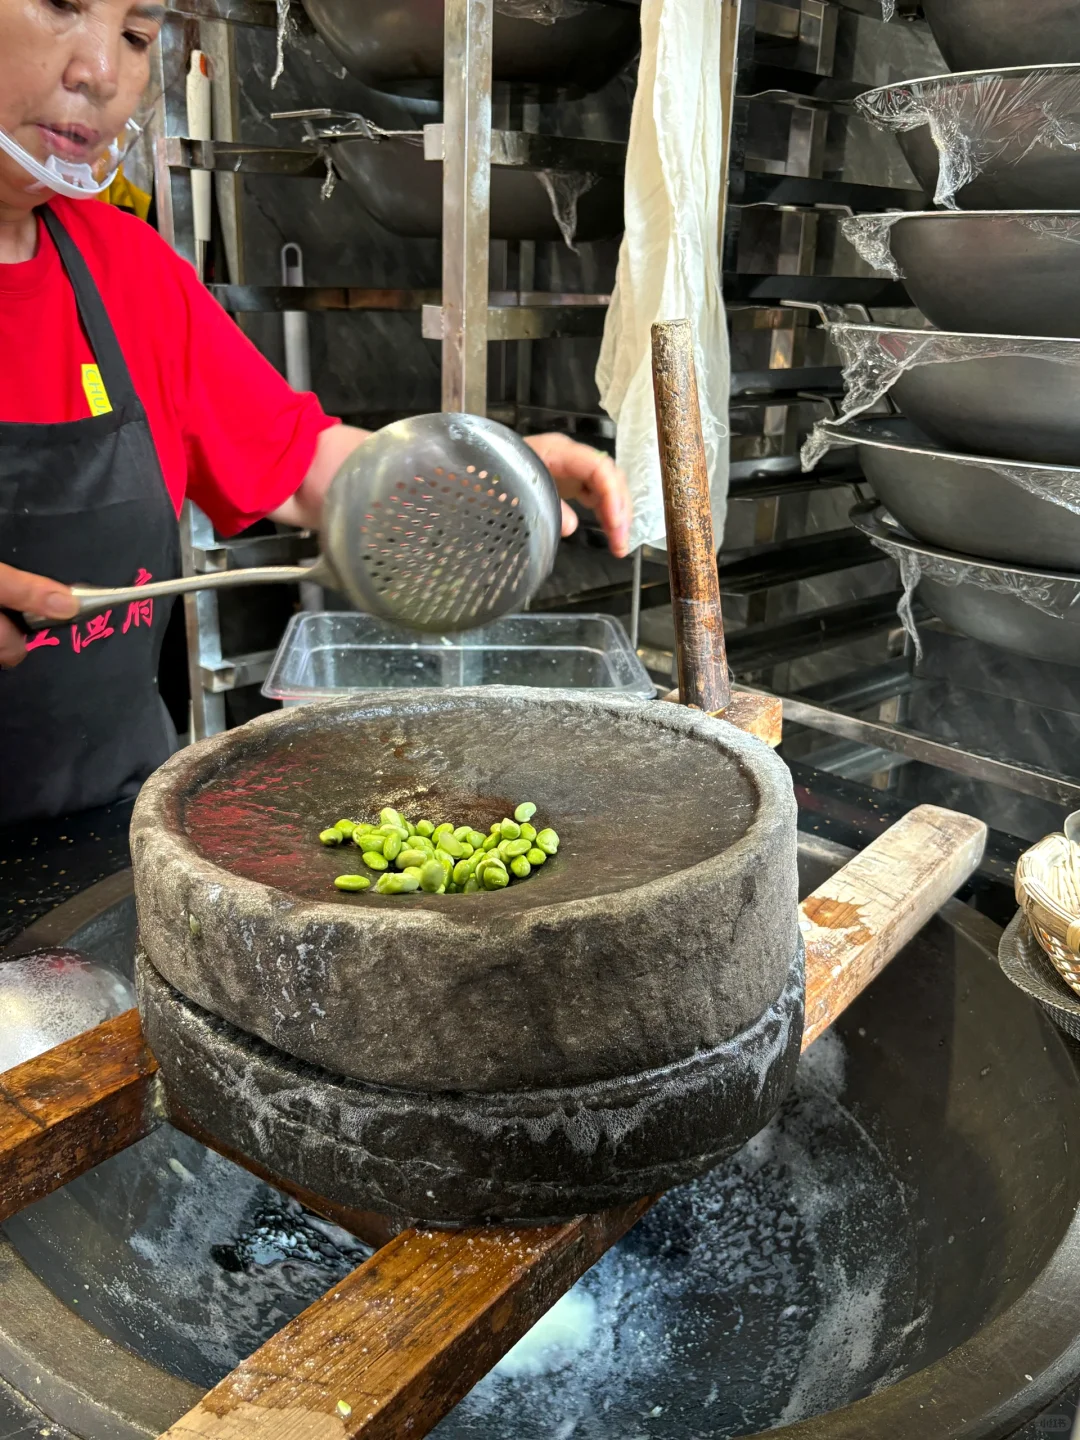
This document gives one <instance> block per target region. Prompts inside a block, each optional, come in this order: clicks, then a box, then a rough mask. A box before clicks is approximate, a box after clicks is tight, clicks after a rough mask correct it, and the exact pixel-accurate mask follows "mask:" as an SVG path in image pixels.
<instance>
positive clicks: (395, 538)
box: [26, 414, 562, 633]
mask: <svg viewBox="0 0 1080 1440" xmlns="http://www.w3.org/2000/svg"><path fill="white" fill-rule="evenodd" d="M561 518H562V516H561V507H560V502H559V496H558V492H557V491H556V489H555V482H554V481H553V480H552V478H551V476H550V474H549V473H548V470H547V467H546V466H545V465H544V463H543V462H542V461H541V459H540V457H539V456H538V455H536V454H535V453H534V452H533V451H532V450H531V449H530V448H529V446H528V445H526V444H525V442H524V441H523V440H522V439H521V437H520V436H518V435H516V434H515V433H514V431H513V430H508V429H507V428H506V426H505V425H499V424H498V423H497V422H496V421H494V420H487V419H485V418H483V417H481V416H478V415H455V414H437V415H418V416H415V417H413V418H411V419H408V420H400V421H397V422H396V423H395V424H393V425H387V426H386V427H385V428H384V429H382V430H380V431H378V432H377V433H376V434H375V435H373V436H372V437H371V439H370V440H367V441H365V443H364V444H363V445H361V446H360V447H359V448H358V449H357V450H356V451H355V453H354V454H353V455H351V456H350V457H349V459H348V460H347V461H346V462H345V464H344V465H342V467H341V469H340V470H339V471H338V473H337V474H336V475H335V476H334V479H333V481H332V483H331V485H330V488H329V490H328V491H327V495H326V503H325V508H324V512H323V523H322V529H321V534H320V548H321V550H322V554H321V555H320V557H319V559H318V560H316V561H314V562H313V563H312V564H310V565H269V566H263V567H260V568H253V569H249V570H226V571H220V572H217V573H214V574H209V575H194V576H191V577H189V578H187V579H182V580H161V581H154V582H152V583H150V584H147V585H139V586H129V587H122V588H115V589H114V588H107V587H98V586H91V585H73V586H72V587H71V588H72V590H73V592H74V593H75V595H76V596H77V597H78V599H79V611H78V613H79V614H80V615H85V614H88V613H90V612H93V611H97V610H103V609H104V608H105V607H106V606H109V605H123V604H125V603H127V602H130V601H132V600H149V599H152V598H154V597H155V596H159V595H187V594H190V593H191V591H193V590H225V589H231V588H233V587H234V586H239V585H270V584H281V583H282V582H293V581H297V580H305V581H310V582H312V583H313V584H317V585H325V586H327V587H328V588H330V589H332V590H337V591H340V592H342V593H343V594H345V595H347V596H348V597H349V599H350V600H352V601H353V603H354V604H355V605H356V606H357V607H358V608H359V609H361V610H363V611H366V612H367V613H369V614H372V615H379V616H381V617H382V618H383V619H385V620H392V621H396V622H397V623H398V624H401V625H407V626H409V627H410V628H412V629H414V630H427V631H434V632H438V633H445V632H447V631H451V632H452V631H457V630H471V629H474V628H475V627H476V626H479V625H483V624H485V623H486V622H487V621H489V620H494V619H496V618H497V617H498V616H500V615H505V614H507V612H509V611H511V610H518V609H521V608H522V607H523V606H524V605H525V604H526V603H527V602H528V601H529V600H530V599H531V598H532V596H533V595H535V593H536V591H537V590H538V589H539V587H540V585H541V584H543V582H544V580H546V579H547V577H548V575H550V573H551V568H552V565H553V564H554V561H555V550H556V547H557V545H558V543H559V534H560V531H561V528H562V526H561ZM26 619H27V622H28V623H29V624H31V625H34V626H43V625H47V624H50V623H51V624H55V623H56V622H55V621H51V622H50V621H46V620H45V619H43V618H42V617H40V616H27V617H26Z"/></svg>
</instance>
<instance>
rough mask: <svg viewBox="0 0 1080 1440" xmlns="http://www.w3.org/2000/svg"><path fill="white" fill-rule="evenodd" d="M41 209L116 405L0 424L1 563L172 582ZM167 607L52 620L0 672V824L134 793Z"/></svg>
mask: <svg viewBox="0 0 1080 1440" xmlns="http://www.w3.org/2000/svg"><path fill="white" fill-rule="evenodd" d="M86 203H87V204H92V203H94V202H92V201H87V202H86ZM40 213H41V216H42V219H43V220H44V223H45V227H46V229H47V230H48V232H49V234H50V235H51V236H52V238H53V241H54V243H55V245H56V248H57V250H58V251H59V253H60V259H61V262H62V263H63V266H64V269H65V270H66V272H67V276H68V279H69V280H70V281H71V286H72V289H73V290H74V292H75V300H76V303H77V304H78V308H79V317H80V319H81V321H82V325H83V329H84V331H85V332H86V337H87V340H88V341H89V343H90V349H91V351H92V353H93V356H94V359H95V361H96V362H97V366H98V369H99V371H100V372H101V380H102V382H103V385H104V390H105V393H106V395H107V397H108V402H109V403H111V405H112V410H111V411H110V412H108V413H104V414H96V415H93V416H91V417H90V418H89V419H86V420H69V421H66V422H64V423H62V424H56V425H23V424H10V423H8V424H5V423H3V422H0V561H4V562H5V563H6V564H8V565H14V566H17V567H18V568H19V569H20V570H29V571H33V572H34V573H36V574H40V575H48V576H50V577H51V578H52V579H55V580H61V581H63V582H64V583H65V584H69V585H75V584H85V585H111V586H120V585H137V584H145V583H147V582H148V581H149V580H151V579H154V580H167V579H172V578H173V577H174V576H176V575H178V574H179V573H180V543H179V529H178V526H177V522H176V514H175V511H174V510H173V505H172V501H171V499H170V498H169V494H168V491H167V489H166V487H165V480H164V477H163V475H162V473H161V466H160V464H159V462H158V458H157V454H156V453H155V450H154V442H153V438H152V436H151V434H150V426H149V423H148V421H147V419H146V414H145V412H144V410H143V407H142V404H141V402H140V400H139V398H138V396H137V395H136V394H135V387H134V386H133V384H132V382H131V375H130V374H129V372H128V367H127V363H126V362H125V360H124V356H123V353H122V351H121V349H120V345H119V342H118V341H117V338H116V334H115V332H114V330H113V327H112V323H111V322H110V320H109V317H108V315H107V314H106V311H105V306H104V304H103V303H102V299H101V295H100V293H99V292H98V288H97V286H96V285H95V284H94V280H93V277H92V276H91V274H90V271H89V270H88V269H87V267H86V263H85V261H84V260H83V258H82V256H81V255H80V254H79V252H78V250H77V249H76V247H75V245H74V243H73V241H72V239H71V237H70V236H69V235H68V233H67V231H66V230H65V229H64V227H63V226H62V225H61V224H60V222H59V220H58V219H57V218H56V216H55V215H54V214H53V213H52V212H51V211H50V210H49V209H48V207H46V208H45V209H43V210H42V211H41V212H40ZM132 283H133V284H134V283H136V282H135V280H134V279H133V281H132ZM150 303H152V297H151V302H150ZM98 408H103V406H99V407H98ZM170 608H171V601H162V600H154V601H146V600H143V601H136V602H135V603H133V604H131V605H126V604H125V605H120V606H115V607H113V608H112V609H110V610H108V611H103V612H101V613H100V614H98V615H91V616H83V617H80V618H79V619H78V620H77V621H75V622H67V621H64V622H59V623H57V624H55V625H53V626H51V627H50V629H48V630H46V631H39V632H37V633H36V634H34V635H32V636H30V637H29V639H28V642H27V644H28V649H29V653H28V654H27V656H26V659H25V660H24V661H23V663H22V664H21V665H19V666H18V667H17V668H16V669H14V670H2V671H0V824H4V823H10V822H13V821H16V820H25V819H46V818H50V817H53V816H57V815H65V814H68V813H71V812H73V811H78V810H86V809H90V808H91V807H92V806H97V805H105V804H109V803H111V802H112V801H114V800H119V799H123V798H126V797H128V796H131V795H134V794H135V793H136V792H137V791H138V789H139V786H140V785H141V784H142V782H143V781H144V780H145V779H146V777H147V776H148V775H149V774H150V773H151V771H152V770H155V769H156V768H157V766H158V765H160V764H161V763H162V761H164V760H166V759H167V758H168V756H169V754H170V753H171V751H172V750H173V749H174V748H175V744H176V736H175V732H174V730H173V727H172V724H171V722H170V720H169V718H168V714H167V712H166V710H165V707H164V705H163V704H162V702H161V700H160V698H159V696H158V691H157V671H158V659H159V656H160V653H161V642H162V638H163V636H164V633H165V625H166V622H167V620H168V618H169V610H170Z"/></svg>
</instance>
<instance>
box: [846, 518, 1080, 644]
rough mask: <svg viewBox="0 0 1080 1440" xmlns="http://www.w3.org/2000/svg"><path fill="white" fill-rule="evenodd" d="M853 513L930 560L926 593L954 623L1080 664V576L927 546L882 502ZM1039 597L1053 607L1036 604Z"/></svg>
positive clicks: (874, 531)
mask: <svg viewBox="0 0 1080 1440" xmlns="http://www.w3.org/2000/svg"><path fill="white" fill-rule="evenodd" d="M851 520H852V524H854V525H855V526H856V527H857V528H858V529H859V530H861V531H862V532H863V533H864V534H865V535H868V536H869V537H870V539H872V540H873V539H875V538H877V539H884V540H886V541H888V543H889V544H890V545H891V546H893V547H894V548H895V549H897V550H898V551H899V552H900V553H901V555H902V556H905V557H908V559H909V560H910V562H911V563H913V564H914V565H915V566H922V565H926V564H929V565H930V567H931V571H930V572H929V573H924V574H923V577H922V579H921V581H920V583H919V587H918V590H919V598H920V599H921V600H922V601H923V602H924V603H925V604H926V606H927V607H928V608H929V609H930V610H932V611H933V612H934V614H935V615H937V617H938V618H939V619H940V620H944V622H945V624H946V625H949V626H951V627H952V629H954V630H959V631H960V633H961V634H962V635H970V636H971V637H972V639H974V640H982V641H983V642H984V643H986V644H987V645H999V646H1001V648H1002V649H1003V650H1014V651H1016V652H1017V653H1018V654H1020V655H1026V656H1028V657H1029V658H1030V659H1032V660H1047V661H1049V662H1050V663H1051V664H1053V665H1080V577H1078V576H1076V575H1070V574H1066V573H1063V572H1060V571H1046V570H1035V569H1030V570H1029V569H1026V568H1021V567H1020V566H1007V565H991V564H989V563H988V562H987V561H985V560H977V559H975V558H974V557H972V556H970V555H963V554H956V553H954V552H951V551H948V550H939V549H935V548H932V547H930V546H927V545H922V544H920V543H919V542H918V541H917V540H913V539H912V538H911V537H910V536H909V535H907V534H906V533H905V532H904V531H903V530H902V529H901V528H900V526H899V525H897V524H896V522H895V521H894V520H893V519H892V517H891V516H890V515H889V514H888V512H887V511H885V510H883V509H877V510H873V511H867V510H865V509H856V510H854V511H853V512H852V515H851ZM939 567H945V568H947V569H948V571H949V572H950V573H951V576H952V578H953V579H955V580H957V581H958V582H959V583H955V584H952V583H947V582H946V581H944V580H942V579H939V578H933V572H934V571H935V570H936V569H938V568H939ZM1024 595H1026V596H1028V597H1029V598H1027V599H1025V598H1022V597H1023V596H1024ZM1034 598H1037V599H1038V600H1039V602H1040V604H1041V605H1043V606H1045V607H1046V608H1044V609H1040V608H1038V607H1037V606H1036V605H1035V604H1032V603H1030V602H1031V599H1034Z"/></svg>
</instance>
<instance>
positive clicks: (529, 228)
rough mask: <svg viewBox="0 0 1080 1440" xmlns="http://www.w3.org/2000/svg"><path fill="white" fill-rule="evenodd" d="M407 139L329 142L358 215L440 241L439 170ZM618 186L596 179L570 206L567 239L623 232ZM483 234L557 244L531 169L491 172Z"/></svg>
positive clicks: (551, 213) (409, 135) (545, 198)
mask: <svg viewBox="0 0 1080 1440" xmlns="http://www.w3.org/2000/svg"><path fill="white" fill-rule="evenodd" d="M419 140H420V136H419V135H418V134H417V133H415V132H403V133H402V134H400V135H390V136H388V137H385V138H382V139H379V140H368V139H366V138H364V137H362V136H356V137H350V138H349V139H345V140H333V141H331V142H330V143H331V144H332V146H333V150H332V153H333V158H334V166H335V168H336V170H337V171H338V174H339V175H341V177H342V178H343V179H344V180H345V181H346V183H347V184H348V185H349V186H350V187H351V188H352V189H353V190H354V191H355V192H356V194H357V195H358V196H359V198H360V201H361V203H362V204H363V206H364V208H365V209H366V210H367V211H368V212H369V214H371V215H373V216H374V217H375V219H376V220H378V222H379V223H380V225H384V226H385V227H386V229H387V230H389V231H391V232H392V233H393V234H394V235H405V236H415V237H418V238H420V239H435V238H437V237H438V236H440V235H441V234H442V176H443V171H442V166H441V165H438V164H433V163H432V162H431V161H429V160H425V159H424V150H423V145H422V144H420V143H418V142H419ZM622 204H623V184H622V180H621V178H619V177H613V176H601V177H599V178H598V179H596V181H595V183H593V184H592V185H591V186H590V188H589V189H588V190H586V191H585V192H584V194H582V195H581V196H580V198H579V199H578V202H577V222H576V224H575V225H574V227H573V236H574V239H575V240H581V241H588V240H601V239H606V238H607V237H609V236H612V235H617V234H619V232H620V231H621V230H622V228H623V209H622ZM491 235H492V239H495V240H560V239H562V238H563V235H562V231H561V230H560V228H559V223H558V220H557V219H556V215H555V209H554V206H553V204H552V199H551V195H550V193H549V191H548V189H547V187H546V186H545V184H544V181H543V179H542V178H541V175H540V173H539V172H538V171H536V170H525V169H521V168H517V167H513V168H511V167H509V166H504V167H500V166H496V167H494V168H493V169H492V171H491Z"/></svg>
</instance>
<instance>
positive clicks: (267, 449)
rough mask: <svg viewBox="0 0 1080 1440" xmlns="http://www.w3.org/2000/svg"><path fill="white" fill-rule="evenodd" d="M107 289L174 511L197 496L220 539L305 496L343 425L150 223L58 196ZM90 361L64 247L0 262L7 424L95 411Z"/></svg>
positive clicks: (0, 399)
mask: <svg viewBox="0 0 1080 1440" xmlns="http://www.w3.org/2000/svg"><path fill="white" fill-rule="evenodd" d="M51 203H52V206H53V209H54V211H55V213H56V215H57V216H58V217H59V218H60V220H61V222H62V224H63V225H64V227H65V229H66V230H67V231H68V233H69V234H70V236H71V238H72V239H73V240H74V242H75V244H76V246H77V247H78V249H79V251H80V252H81V254H82V256H83V259H84V260H85V261H86V263H87V265H88V266H89V268H90V273H91V275H92V276H93V277H94V280H95V282H96V283H97V286H98V289H99V290H100V291H101V295H102V298H103V300H104V302H105V309H106V311H107V312H108V314H109V317H110V319H111V320H112V323H113V328H114V329H115V331H116V335H117V339H118V340H119V342H120V348H121V350H122V351H123V352H124V358H125V359H126V360H127V364H128V369H129V370H130V371H131V378H132V381H133V382H134V385H135V390H136V393H137V394H138V396H139V398H140V400H141V401H142V403H143V406H144V408H145V410H146V414H147V418H148V420H149V422H150V429H151V432H152V434H153V437H154V443H155V445H156V447H157V453H158V458H159V460H160V461H161V469H162V473H163V475H164V477H165V484H166V485H167V486H168V490H169V494H170V495H171V496H172V501H173V504H174V505H175V507H176V510H177V513H178V514H179V511H180V506H181V504H182V503H183V501H184V498H185V497H190V498H191V499H192V500H194V501H195V503H196V504H197V505H199V506H200V507H201V508H202V509H203V510H205V511H206V513H207V514H208V515H209V516H210V518H211V519H212V520H213V522H214V524H215V525H216V526H217V528H218V530H220V531H221V533H222V534H224V535H232V534H235V533H236V531H238V530H242V529H243V528H244V527H245V526H246V525H251V524H253V523H254V521H256V520H260V519H262V517H263V516H264V515H266V514H268V513H269V512H270V511H271V510H274V509H276V508H277V507H278V506H279V505H280V504H282V503H283V501H285V500H287V499H288V498H289V496H290V495H292V494H294V493H295V491H296V490H297V489H298V488H299V486H300V484H301V482H302V481H303V479H304V476H305V475H306V474H307V471H308V469H309V468H310V466H311V461H312V458H313V457H314V454H315V444H316V441H317V439H318V437H319V434H320V433H321V432H322V431H323V430H325V429H326V428H327V427H328V426H330V425H333V424H336V423H337V422H336V421H334V420H331V419H330V418H329V417H328V416H326V415H325V414H324V413H323V411H322V408H321V406H320V405H319V402H318V400H316V398H315V396H314V395H301V394H298V393H297V392H296V391H295V390H293V389H292V388H291V387H290V386H289V384H288V383H287V382H286V380H285V379H284V378H283V377H282V376H281V375H280V374H279V373H278V372H277V371H276V370H275V369H274V367H273V366H272V365H271V364H270V362H269V361H268V360H267V359H266V358H265V357H264V356H263V355H262V354H260V352H259V351H258V350H257V349H256V348H255V346H254V345H252V343H251V342H250V340H248V339H247V337H246V336H245V335H244V334H243V333H242V331H241V330H240V329H239V327H238V326H237V325H236V324H235V323H234V322H233V321H232V320H231V319H230V318H229V316H228V315H227V314H226V313H225V311H224V310H222V308H221V306H220V305H219V304H218V303H217V301H216V300H214V299H213V298H212V296H211V295H210V294H209V292H208V291H207V290H206V289H205V288H204V287H203V286H202V285H201V284H200V283H199V280H198V277H197V276H196V274H195V271H194V270H193V269H192V267H191V266H190V265H189V264H188V263H187V261H185V260H182V259H181V258H180V256H179V255H177V254H176V252H175V251H174V250H173V249H172V248H171V247H170V246H169V245H167V244H166V243H165V241H164V240H162V238H161V236H160V235H158V233H157V231H156V230H154V229H152V228H151V226H149V225H147V224H145V223H144V222H143V221H142V220H138V219H136V218H135V216H133V215H129V214H126V213H125V212H124V211H121V210H117V209H116V208H115V207H114V206H111V205H106V204H103V203H101V202H100V201H92V200H66V199H62V198H58V199H55V200H53V201H52V202H51ZM93 360H94V357H93V355H92V354H91V352H90V347H89V344H88V343H87V339H86V336H85V334H84V333H83V329H82V326H81V324H80V322H79V315H78V310H77V309H76V306H75V296H74V293H73V291H72V288H71V282H70V281H69V279H68V277H67V274H66V272H65V270H64V268H63V266H62V265H61V263H60V257H59V255H58V254H57V251H56V247H55V245H54V244H53V243H52V240H51V239H50V238H49V235H48V232H47V231H46V230H45V228H44V226H43V225H42V224H41V223H40V221H39V222H38V250H37V254H36V255H35V256H34V258H33V259H32V260H27V261H26V262H25V263H24V264H21V265H0V421H9V422H10V421H18V422H23V423H26V422H30V423H37V424H41V423H46V424H49V423H55V422H59V421H63V420H81V419H84V418H86V417H87V416H89V415H90V414H91V409H90V401H89V399H88V397H87V394H86V392H85V391H84V388H83V372H82V367H83V365H84V364H92V363H93Z"/></svg>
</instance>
